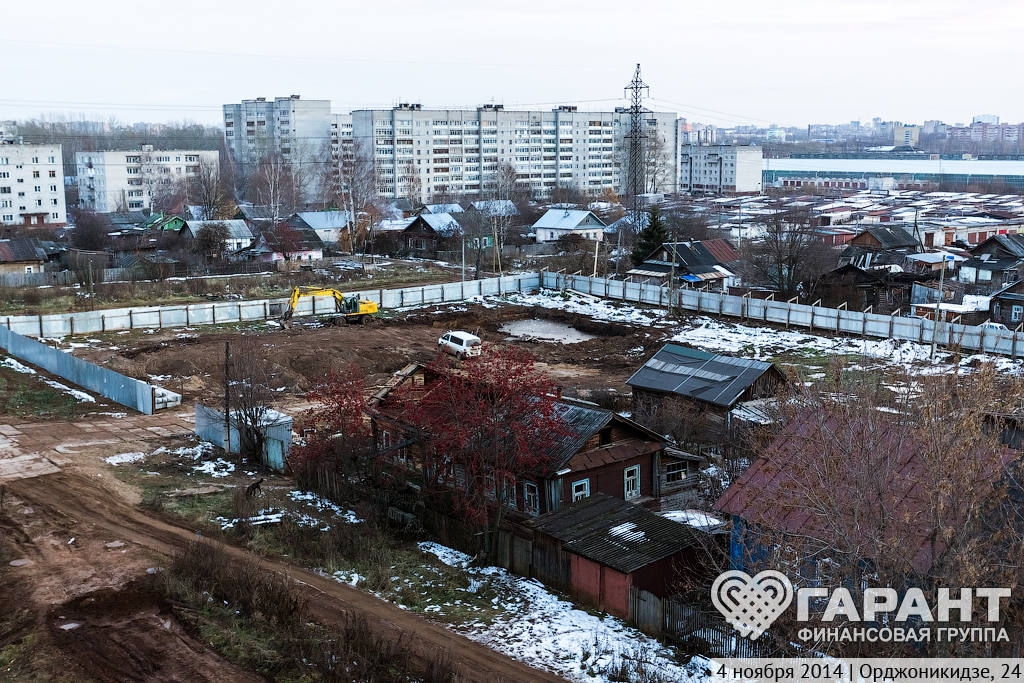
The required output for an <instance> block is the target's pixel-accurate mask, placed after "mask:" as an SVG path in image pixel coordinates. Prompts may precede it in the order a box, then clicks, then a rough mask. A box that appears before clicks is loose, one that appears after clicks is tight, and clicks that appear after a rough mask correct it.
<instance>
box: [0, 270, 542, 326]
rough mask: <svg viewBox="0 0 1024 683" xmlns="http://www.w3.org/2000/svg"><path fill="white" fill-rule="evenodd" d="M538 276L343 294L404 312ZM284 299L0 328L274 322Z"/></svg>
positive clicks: (11, 319) (87, 314)
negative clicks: (414, 307) (408, 307)
mask: <svg viewBox="0 0 1024 683" xmlns="http://www.w3.org/2000/svg"><path fill="white" fill-rule="evenodd" d="M539 288H540V276H539V274H537V273H527V274H524V275H510V276H507V277H503V278H487V279H484V280H470V281H467V282H449V283H446V284H438V285H426V286H422V287H404V288H401V289H364V290H359V291H350V292H345V294H346V296H351V295H353V294H356V295H358V296H359V297H360V298H362V299H368V300H370V301H374V302H376V303H377V304H378V305H379V306H380V307H381V308H403V307H405V306H421V305H423V304H433V303H444V302H449V301H463V300H465V299H469V298H472V297H474V296H492V295H500V294H507V293H510V292H525V291H536V290H537V289H539ZM286 304H287V299H257V300H250V301H223V302H215V303H203V304H190V305H188V306H136V307H133V308H110V309H105V310H99V311H83V312H81V313H59V314H53V315H36V316H32V315H15V316H5V317H0V325H2V326H4V327H6V328H7V329H9V330H13V331H14V332H17V333H18V334H20V335H23V336H27V337H66V336H69V335H76V334H95V333H97V332H100V333H102V332H109V331H114V330H133V329H136V328H163V327H191V326H192V325H214V324H223V323H238V322H246V321H250V320H267V319H269V318H276V317H278V316H280V315H281V314H282V313H283V312H284V307H285V306H286ZM334 310H335V308H334V298H333V297H331V296H318V297H306V298H303V299H301V300H300V301H299V304H298V306H296V308H295V315H296V316H305V315H316V314H321V313H324V314H325V313H333V312H334Z"/></svg>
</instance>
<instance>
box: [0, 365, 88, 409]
mask: <svg viewBox="0 0 1024 683" xmlns="http://www.w3.org/2000/svg"><path fill="white" fill-rule="evenodd" d="M95 410H96V404H95V403H83V402H82V401H79V400H78V399H76V398H75V397H74V396H70V395H68V394H65V393H64V392H63V391H60V390H59V389H55V388H53V387H51V386H48V385H46V384H44V383H43V382H42V381H41V380H40V379H39V375H38V374H31V375H30V374H27V373H22V372H16V371H15V370H12V369H10V368H7V367H0V413H2V414H4V415H16V416H18V417H43V418H52V419H62V420H63V419H69V418H74V417H78V416H81V415H86V414H88V413H90V412H93V411H95Z"/></svg>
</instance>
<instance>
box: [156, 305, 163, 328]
mask: <svg viewBox="0 0 1024 683" xmlns="http://www.w3.org/2000/svg"><path fill="white" fill-rule="evenodd" d="M156 326H157V329H160V330H162V329H164V309H163V308H162V307H159V306H158V307H157V309H156Z"/></svg>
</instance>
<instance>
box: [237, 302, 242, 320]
mask: <svg viewBox="0 0 1024 683" xmlns="http://www.w3.org/2000/svg"><path fill="white" fill-rule="evenodd" d="M238 322H242V304H241V302H239V304H238Z"/></svg>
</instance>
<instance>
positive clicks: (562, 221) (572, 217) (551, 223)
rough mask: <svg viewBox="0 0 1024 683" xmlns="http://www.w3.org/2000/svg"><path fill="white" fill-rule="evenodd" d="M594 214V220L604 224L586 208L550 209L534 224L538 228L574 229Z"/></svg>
mask: <svg viewBox="0 0 1024 683" xmlns="http://www.w3.org/2000/svg"><path fill="white" fill-rule="evenodd" d="M590 216H592V217H593V218H594V220H596V221H597V222H598V223H601V225H604V223H603V222H601V219H599V218H598V217H597V216H594V214H593V213H591V212H590V211H587V210H585V209H548V210H547V211H545V212H544V215H543V216H541V217H540V218H539V219H537V222H536V223H534V224H533V227H534V229H536V228H548V229H554V230H572V229H573V228H576V227H577V226H579V224H580V223H582V222H583V221H585V220H587V218H588V217H590Z"/></svg>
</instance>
